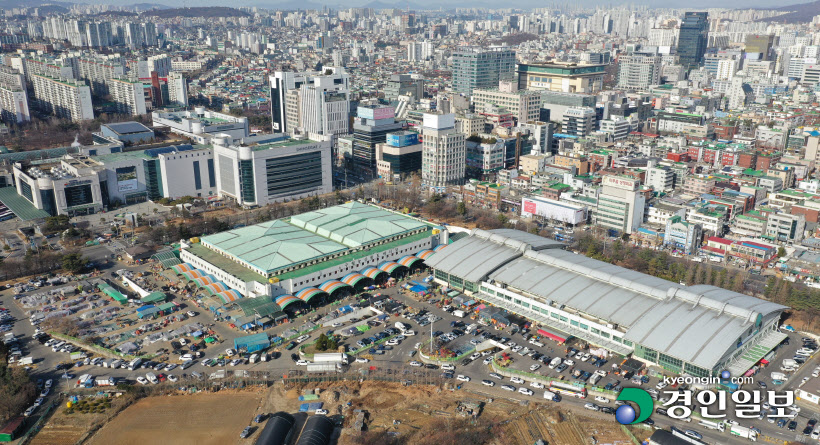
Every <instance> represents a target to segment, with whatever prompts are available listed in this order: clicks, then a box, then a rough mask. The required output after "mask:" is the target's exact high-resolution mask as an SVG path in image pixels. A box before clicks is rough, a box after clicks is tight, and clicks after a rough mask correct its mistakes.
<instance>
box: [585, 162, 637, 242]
mask: <svg viewBox="0 0 820 445" xmlns="http://www.w3.org/2000/svg"><path fill="white" fill-rule="evenodd" d="M640 185H641V181H640V180H638V179H634V178H629V177H625V176H615V175H605V176H604V177H603V182H602V186H601V192H600V193H599V194H598V205H597V207H596V209H595V211H594V212H593V214H592V220H593V223H595V224H599V225H601V226H603V227H607V228H610V229H615V230H617V231H619V232H623V233H632V232H634V231H636V230H638V228H639V227H640V226H641V223H643V213H644V203H645V200H644V196H643V194H641V192H640V190H638V189H639V188H640Z"/></svg>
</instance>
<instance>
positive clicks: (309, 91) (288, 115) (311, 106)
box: [270, 67, 350, 135]
mask: <svg viewBox="0 0 820 445" xmlns="http://www.w3.org/2000/svg"><path fill="white" fill-rule="evenodd" d="M349 80H350V76H349V75H348V74H347V73H346V72H345V70H344V68H342V67H329V68H327V69H326V70H324V71H319V72H303V73H290V72H282V71H277V72H276V73H274V74H273V75H272V76H270V86H271V118H272V121H273V122H272V124H273V131H274V132H277V133H291V134H295V133H317V134H326V135H343V134H348V133H349V132H350V97H349V91H350V86H349Z"/></svg>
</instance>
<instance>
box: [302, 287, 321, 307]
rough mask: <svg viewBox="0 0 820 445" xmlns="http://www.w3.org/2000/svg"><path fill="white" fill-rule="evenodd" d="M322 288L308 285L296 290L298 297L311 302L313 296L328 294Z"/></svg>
mask: <svg viewBox="0 0 820 445" xmlns="http://www.w3.org/2000/svg"><path fill="white" fill-rule="evenodd" d="M326 293H327V292H324V291H322V290H319V289H316V288H315V287H306V288H304V289H302V290H300V291H299V292H296V298H298V299H300V300H302V301H304V302H305V303H307V302H309V301H310V300H311V298H313V297H315V296H317V295H319V294H326Z"/></svg>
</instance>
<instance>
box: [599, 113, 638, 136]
mask: <svg viewBox="0 0 820 445" xmlns="http://www.w3.org/2000/svg"><path fill="white" fill-rule="evenodd" d="M631 128H632V126H631V125H630V123H629V120H627V119H624V118H622V117H620V116H614V117H613V118H611V119H604V120H602V121H601V130H600V131H601V132H602V133H607V134H610V135H612V140H613V141H620V140H622V139H626V137H627V136H629V131H630V130H631Z"/></svg>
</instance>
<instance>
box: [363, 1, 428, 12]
mask: <svg viewBox="0 0 820 445" xmlns="http://www.w3.org/2000/svg"><path fill="white" fill-rule="evenodd" d="M361 7H362V8H373V9H410V10H411V11H412V10H416V9H429V7H425V6H421V5H417V4H415V3H411V2H396V3H385V2H382V1H380V0H374V1H372V2H370V3H368V4H366V5H362V6H361Z"/></svg>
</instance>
